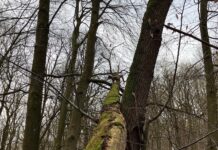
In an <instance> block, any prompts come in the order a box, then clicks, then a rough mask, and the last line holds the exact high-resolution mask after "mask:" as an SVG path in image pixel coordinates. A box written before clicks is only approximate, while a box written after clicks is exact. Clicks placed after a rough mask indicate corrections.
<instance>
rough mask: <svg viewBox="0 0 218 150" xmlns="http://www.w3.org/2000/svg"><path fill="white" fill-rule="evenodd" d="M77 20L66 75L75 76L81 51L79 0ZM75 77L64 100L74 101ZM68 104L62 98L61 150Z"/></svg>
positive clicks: (68, 83) (57, 146)
mask: <svg viewBox="0 0 218 150" xmlns="http://www.w3.org/2000/svg"><path fill="white" fill-rule="evenodd" d="M75 19H76V21H77V22H76V26H75V28H74V31H73V34H72V54H71V59H70V63H69V66H68V67H67V70H66V71H65V73H66V74H73V73H74V71H75V64H76V58H77V53H78V49H79V43H78V42H77V41H78V37H79V29H80V25H81V19H82V18H81V17H79V0H77V1H76V9H75ZM73 84H74V77H72V76H71V77H67V78H66V89H65V90H64V98H66V99H68V100H71V101H72V99H73V97H72V93H73V89H74V86H73ZM67 106H68V105H67V102H66V100H64V99H63V98H61V109H60V118H59V121H58V132H57V137H56V139H55V149H56V150H60V149H61V148H62V147H63V145H62V139H63V135H64V129H65V122H66V118H67Z"/></svg>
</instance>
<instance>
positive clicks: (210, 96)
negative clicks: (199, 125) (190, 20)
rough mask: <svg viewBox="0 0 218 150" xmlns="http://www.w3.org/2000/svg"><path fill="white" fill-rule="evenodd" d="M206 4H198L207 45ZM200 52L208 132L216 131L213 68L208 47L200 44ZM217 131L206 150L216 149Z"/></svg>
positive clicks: (210, 138)
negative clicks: (204, 85) (204, 81)
mask: <svg viewBox="0 0 218 150" xmlns="http://www.w3.org/2000/svg"><path fill="white" fill-rule="evenodd" d="M207 3H208V0H201V4H200V8H201V11H200V31H201V38H202V40H203V41H205V42H207V43H209V42H210V41H209V35H208V28H207V14H208V13H207V12H208V11H207ZM202 51H203V57H204V69H205V77H206V92H207V116H208V124H207V125H208V132H211V131H213V130H215V129H217V123H218V122H217V96H216V85H215V77H214V73H213V71H214V68H213V61H212V55H211V48H210V46H208V45H206V44H203V43H202ZM217 144H218V131H217V132H215V133H214V134H212V135H211V136H210V137H209V138H208V149H209V150H216V149H217V148H218V147H217V146H216V145H217Z"/></svg>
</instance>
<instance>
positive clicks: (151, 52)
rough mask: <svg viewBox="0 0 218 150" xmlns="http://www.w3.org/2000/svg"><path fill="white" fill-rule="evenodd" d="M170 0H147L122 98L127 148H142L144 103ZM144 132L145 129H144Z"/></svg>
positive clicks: (143, 144) (143, 146) (131, 149)
mask: <svg viewBox="0 0 218 150" xmlns="http://www.w3.org/2000/svg"><path fill="white" fill-rule="evenodd" d="M171 3H172V0H161V1H159V0H149V2H148V5H147V10H146V12H145V14H144V18H143V23H142V27H141V34H140V37H139V41H138V45H137V48H136V52H135V56H134V59H133V63H132V65H131V68H130V74H129V76H128V79H127V84H126V89H125V92H124V95H123V100H122V112H123V113H124V116H125V119H126V122H127V130H128V145H127V149H128V150H139V149H145V147H146V145H145V144H146V143H145V142H144V139H146V137H144V139H142V138H141V137H142V135H143V126H144V121H145V106H146V102H147V98H148V94H149V89H150V85H151V81H152V79H153V72H154V67H155V63H156V59H157V55H158V52H159V48H160V46H161V40H162V38H161V36H162V31H163V25H164V22H165V19H166V16H167V13H168V10H169V7H170V5H171ZM145 133H147V131H145Z"/></svg>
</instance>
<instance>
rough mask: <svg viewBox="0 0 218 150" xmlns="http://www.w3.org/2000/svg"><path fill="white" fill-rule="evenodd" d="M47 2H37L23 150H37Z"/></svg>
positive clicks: (46, 25) (47, 12)
mask: <svg viewBox="0 0 218 150" xmlns="http://www.w3.org/2000/svg"><path fill="white" fill-rule="evenodd" d="M49 3H50V1H49V0H40V1H39V12H38V21H37V28H36V42H35V49H34V56H33V65H32V74H31V78H30V89H29V96H28V102H27V116H26V126H25V131H24V140H23V150H30V149H31V150H38V149H39V137H40V126H41V119H42V114H41V105H42V91H43V80H44V74H45V63H46V52H47V46H48V34H49V25H48V22H49Z"/></svg>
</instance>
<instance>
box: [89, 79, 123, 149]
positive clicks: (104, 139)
mask: <svg viewBox="0 0 218 150" xmlns="http://www.w3.org/2000/svg"><path fill="white" fill-rule="evenodd" d="M126 138H127V131H126V123H125V120H124V117H123V115H122V113H121V111H120V96H119V82H115V83H113V85H112V88H111V90H110V92H109V93H108V95H107V97H106V98H105V100H104V102H103V111H102V114H101V117H100V121H99V123H98V125H97V127H96V128H95V130H94V133H93V136H92V137H91V139H90V141H89V142H88V145H87V146H86V148H85V150H125V147H126Z"/></svg>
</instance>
